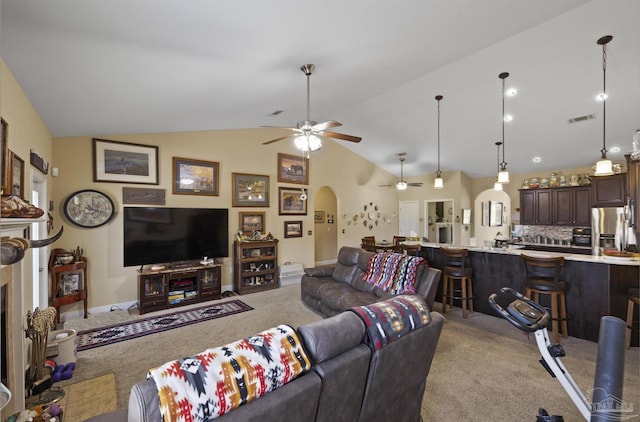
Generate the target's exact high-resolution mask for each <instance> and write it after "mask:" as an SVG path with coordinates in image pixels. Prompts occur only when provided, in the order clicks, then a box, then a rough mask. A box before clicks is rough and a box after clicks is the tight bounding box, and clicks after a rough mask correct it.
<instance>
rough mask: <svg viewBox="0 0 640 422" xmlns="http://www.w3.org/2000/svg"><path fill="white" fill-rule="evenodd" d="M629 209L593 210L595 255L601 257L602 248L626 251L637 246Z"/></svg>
mask: <svg viewBox="0 0 640 422" xmlns="http://www.w3.org/2000/svg"><path fill="white" fill-rule="evenodd" d="M630 225H631V214H630V212H629V207H612V208H592V209H591V245H592V246H593V254H594V255H601V254H602V248H607V249H618V250H621V251H622V250H625V249H626V248H627V246H628V245H629V244H636V239H635V234H634V231H633V230H632V229H631V227H630Z"/></svg>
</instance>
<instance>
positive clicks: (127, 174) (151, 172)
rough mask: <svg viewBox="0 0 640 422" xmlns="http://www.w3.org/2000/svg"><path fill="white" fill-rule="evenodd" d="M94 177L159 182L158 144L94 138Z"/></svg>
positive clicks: (95, 179)
mask: <svg viewBox="0 0 640 422" xmlns="http://www.w3.org/2000/svg"><path fill="white" fill-rule="evenodd" d="M93 181H94V182H115V183H139V184H147V185H157V184H158V183H159V180H158V147H156V146H152V145H140V144H132V143H129V142H119V141H108V140H105V139H96V138H93Z"/></svg>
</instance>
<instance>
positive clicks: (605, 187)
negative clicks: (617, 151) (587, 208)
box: [591, 173, 627, 207]
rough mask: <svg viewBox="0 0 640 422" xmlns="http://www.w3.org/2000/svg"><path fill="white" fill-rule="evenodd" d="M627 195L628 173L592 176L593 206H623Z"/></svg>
mask: <svg viewBox="0 0 640 422" xmlns="http://www.w3.org/2000/svg"><path fill="white" fill-rule="evenodd" d="M626 196H627V174H626V173H620V174H614V175H612V176H598V177H595V176H594V177H592V178H591V197H592V199H593V202H592V206H593V207H623V206H624V205H625V204H626V199H627V198H626Z"/></svg>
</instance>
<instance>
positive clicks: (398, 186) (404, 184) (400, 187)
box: [380, 152, 422, 190]
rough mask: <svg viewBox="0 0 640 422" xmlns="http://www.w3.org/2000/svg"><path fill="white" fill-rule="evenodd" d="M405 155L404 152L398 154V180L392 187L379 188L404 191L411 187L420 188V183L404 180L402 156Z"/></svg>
mask: <svg viewBox="0 0 640 422" xmlns="http://www.w3.org/2000/svg"><path fill="white" fill-rule="evenodd" d="M405 155H407V153H405V152H401V153H400V154H398V158H399V159H400V180H398V181H397V182H396V183H394V184H392V185H380V186H381V187H389V188H396V189H398V190H405V189H406V188H407V187H409V186H411V187H420V186H422V182H411V183H408V182H407V181H405V180H404V173H403V168H404V160H405V158H404V156H405Z"/></svg>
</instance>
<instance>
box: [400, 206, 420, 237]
mask: <svg viewBox="0 0 640 422" xmlns="http://www.w3.org/2000/svg"><path fill="white" fill-rule="evenodd" d="M398 210H399V214H400V215H399V219H398V225H399V227H398V235H399V236H411V234H412V233H415V236H419V235H420V216H419V204H418V201H400V204H399V206H398Z"/></svg>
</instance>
